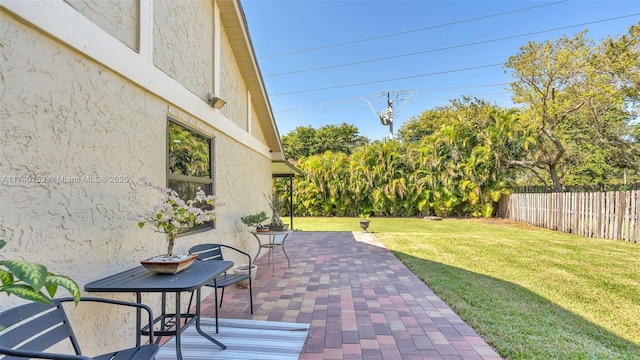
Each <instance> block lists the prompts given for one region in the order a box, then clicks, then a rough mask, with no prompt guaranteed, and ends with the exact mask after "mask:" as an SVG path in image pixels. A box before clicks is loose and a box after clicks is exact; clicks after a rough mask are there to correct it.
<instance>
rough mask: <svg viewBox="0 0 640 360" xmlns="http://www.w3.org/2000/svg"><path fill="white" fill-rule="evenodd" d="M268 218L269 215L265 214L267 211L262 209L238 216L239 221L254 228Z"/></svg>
mask: <svg viewBox="0 0 640 360" xmlns="http://www.w3.org/2000/svg"><path fill="white" fill-rule="evenodd" d="M268 218H269V217H268V216H267V213H266V212H264V211H261V212H259V213H256V214H253V215H247V216H243V217H241V218H240V221H242V223H243V224H245V225H247V226H255V227H256V228H258V227H261V226H262V222H263V221H265V220H267V219H268Z"/></svg>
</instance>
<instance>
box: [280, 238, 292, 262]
mask: <svg viewBox="0 0 640 360" xmlns="http://www.w3.org/2000/svg"><path fill="white" fill-rule="evenodd" d="M287 236H288V235H285V236H284V238H282V252H283V253H284V257H286V258H287V268H288V269H289V270H291V261H290V260H289V255H287V250H285V248H284V241H285V240H287Z"/></svg>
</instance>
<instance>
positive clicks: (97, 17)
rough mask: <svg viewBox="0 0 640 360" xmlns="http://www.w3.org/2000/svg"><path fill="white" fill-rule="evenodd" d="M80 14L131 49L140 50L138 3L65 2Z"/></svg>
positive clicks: (127, 0) (118, 0) (116, 0)
mask: <svg viewBox="0 0 640 360" xmlns="http://www.w3.org/2000/svg"><path fill="white" fill-rule="evenodd" d="M65 2H66V3H67V4H69V5H71V7H73V8H74V9H76V10H77V11H78V12H79V13H81V14H82V15H84V16H85V17H87V18H88V19H90V20H91V21H92V22H93V23H94V24H96V25H98V26H100V27H101V28H102V29H104V30H105V31H106V32H108V33H109V34H111V35H112V36H113V37H115V38H117V39H118V40H120V41H121V42H122V43H123V44H125V45H127V46H128V47H130V48H131V49H134V50H138V48H139V47H138V45H139V44H138V36H137V35H138V20H139V15H140V13H139V11H138V1H132V0H109V1H105V0H65Z"/></svg>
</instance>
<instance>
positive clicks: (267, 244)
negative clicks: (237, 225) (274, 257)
mask: <svg viewBox="0 0 640 360" xmlns="http://www.w3.org/2000/svg"><path fill="white" fill-rule="evenodd" d="M291 233H293V230H285V231H252V232H251V234H253V237H255V238H256V240H258V253H257V254H256V257H255V258H254V259H258V256H260V250H262V249H263V248H266V249H269V254H268V258H267V267H269V265H270V263H271V252H272V251H273V248H274V247H276V246H280V247H282V252H283V253H284V257H285V258H287V269H291V261H290V260H289V255H287V250H286V249H285V247H284V242H285V240H287V236H289V235H290V234H291ZM262 236H267V237H268V240H267V241H266V242H265V243H263V242H262V241H261V240H260V237H262ZM277 236H282V240H281V241H279V242H276V241H275V238H276V237H277ZM272 272H275V267H273V269H272Z"/></svg>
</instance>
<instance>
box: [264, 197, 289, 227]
mask: <svg viewBox="0 0 640 360" xmlns="http://www.w3.org/2000/svg"><path fill="white" fill-rule="evenodd" d="M264 197H265V198H266V199H267V203H268V204H269V207H270V208H271V223H270V224H269V230H271V231H284V230H287V229H288V228H289V224H285V223H284V222H282V219H280V214H282V206H283V205H284V201H282V199H280V198H279V197H278V194H277V193H275V192H273V193H272V194H271V195H265V196H264Z"/></svg>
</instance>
